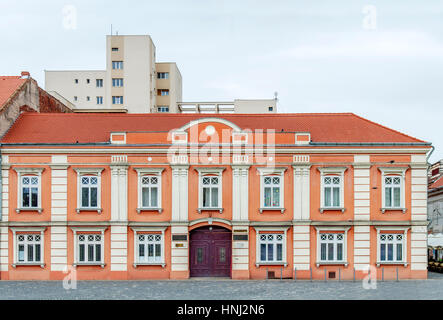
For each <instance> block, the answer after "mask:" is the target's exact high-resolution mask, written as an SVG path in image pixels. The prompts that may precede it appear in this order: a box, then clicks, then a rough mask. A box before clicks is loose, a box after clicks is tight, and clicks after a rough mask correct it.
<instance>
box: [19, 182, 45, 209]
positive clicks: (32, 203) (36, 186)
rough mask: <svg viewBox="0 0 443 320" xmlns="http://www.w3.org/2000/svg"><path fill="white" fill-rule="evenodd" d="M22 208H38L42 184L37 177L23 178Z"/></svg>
mask: <svg viewBox="0 0 443 320" xmlns="http://www.w3.org/2000/svg"><path fill="white" fill-rule="evenodd" d="M21 186H22V187H21V189H22V192H21V196H22V204H21V207H22V208H38V207H39V203H38V195H39V193H40V182H39V177H37V176H22V177H21Z"/></svg>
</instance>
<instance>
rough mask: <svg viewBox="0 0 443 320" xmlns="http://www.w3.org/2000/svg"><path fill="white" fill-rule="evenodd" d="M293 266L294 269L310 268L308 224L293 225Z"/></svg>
mask: <svg viewBox="0 0 443 320" xmlns="http://www.w3.org/2000/svg"><path fill="white" fill-rule="evenodd" d="M293 230H294V235H293V236H294V267H295V268H296V270H297V271H298V270H309V268H310V261H311V258H310V226H309V225H294V227H293Z"/></svg>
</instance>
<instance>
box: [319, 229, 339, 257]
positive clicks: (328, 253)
mask: <svg viewBox="0 0 443 320" xmlns="http://www.w3.org/2000/svg"><path fill="white" fill-rule="evenodd" d="M344 239H345V235H344V233H320V261H321V262H340V261H343V257H344V255H343V251H344V241H345V240H344Z"/></svg>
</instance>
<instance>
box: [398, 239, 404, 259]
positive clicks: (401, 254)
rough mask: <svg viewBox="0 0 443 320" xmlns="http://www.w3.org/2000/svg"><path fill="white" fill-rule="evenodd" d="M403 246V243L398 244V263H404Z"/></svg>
mask: <svg viewBox="0 0 443 320" xmlns="http://www.w3.org/2000/svg"><path fill="white" fill-rule="evenodd" d="M402 247H403V246H402V244H401V243H397V261H402V260H403V252H402Z"/></svg>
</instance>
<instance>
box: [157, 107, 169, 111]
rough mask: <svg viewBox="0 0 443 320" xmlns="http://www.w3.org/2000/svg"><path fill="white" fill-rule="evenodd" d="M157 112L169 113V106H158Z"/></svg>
mask: <svg viewBox="0 0 443 320" xmlns="http://www.w3.org/2000/svg"><path fill="white" fill-rule="evenodd" d="M157 112H169V106H158V107H157Z"/></svg>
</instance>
